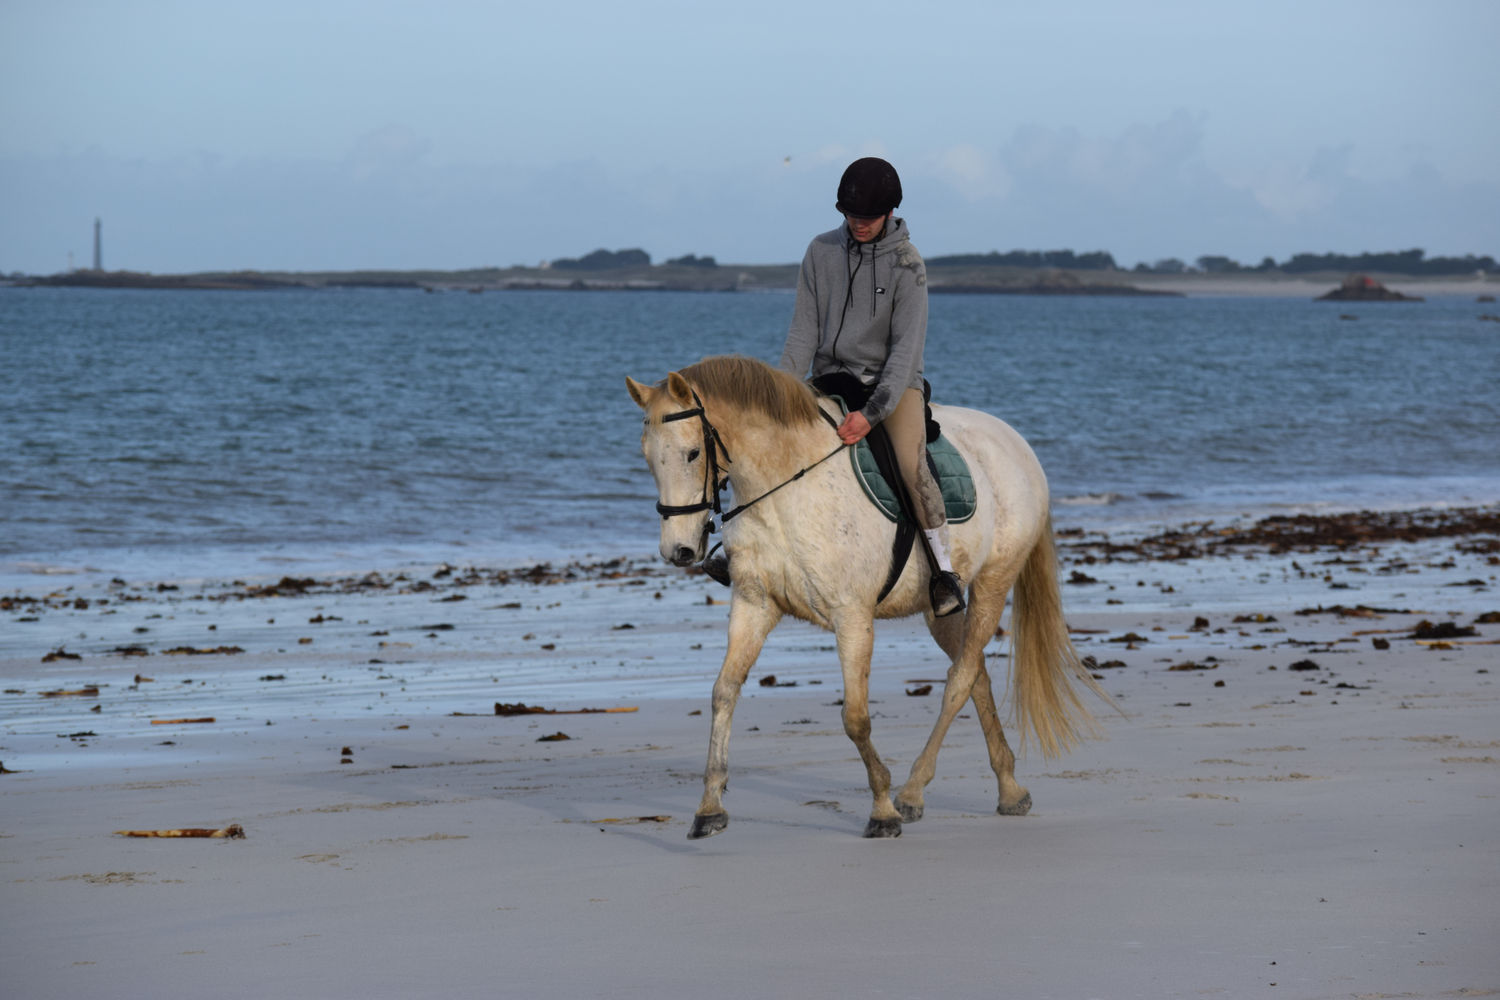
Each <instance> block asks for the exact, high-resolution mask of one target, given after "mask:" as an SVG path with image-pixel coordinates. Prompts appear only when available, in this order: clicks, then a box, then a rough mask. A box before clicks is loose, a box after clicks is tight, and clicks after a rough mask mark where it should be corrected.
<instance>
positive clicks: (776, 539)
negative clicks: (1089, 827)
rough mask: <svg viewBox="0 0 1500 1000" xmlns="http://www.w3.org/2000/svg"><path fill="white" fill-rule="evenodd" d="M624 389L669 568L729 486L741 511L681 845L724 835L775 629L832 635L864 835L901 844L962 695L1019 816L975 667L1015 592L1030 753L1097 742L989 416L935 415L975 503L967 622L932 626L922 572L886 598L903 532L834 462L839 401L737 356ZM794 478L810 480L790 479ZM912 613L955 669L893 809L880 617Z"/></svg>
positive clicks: (1008, 804) (700, 550) (1030, 527)
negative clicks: (866, 802)
mask: <svg viewBox="0 0 1500 1000" xmlns="http://www.w3.org/2000/svg"><path fill="white" fill-rule="evenodd" d="M625 381H626V384H627V386H628V388H629V390H630V396H631V398H632V399H634V400H635V402H636V403H637V404H638V405H639V406H640V407H641V409H642V410H644V411H645V430H644V431H643V432H642V434H641V450H642V451H643V452H644V453H645V456H646V462H647V464H648V465H649V466H650V468H651V474H652V475H653V476H654V477H655V479H656V488H657V493H658V496H659V498H660V499H659V502H658V504H657V509H658V510H659V511H660V512H661V514H662V526H661V554H662V557H663V558H664V559H666V560H667V561H668V562H670V563H672V564H674V565H677V566H688V565H691V564H693V563H696V562H699V561H700V560H702V559H703V558H704V556H705V554H706V553H705V546H706V542H707V538H708V534H709V528H710V527H711V520H712V518H713V516H714V514H715V513H716V510H717V507H718V497H719V490H720V489H721V488H722V482H723V480H724V479H727V481H728V483H729V484H730V485H731V486H732V487H733V490H734V497H735V498H736V499H737V500H741V501H742V504H741V507H742V511H735V512H731V513H741V512H742V513H743V516H740V517H735V518H734V519H733V521H732V522H729V523H726V524H725V525H724V531H725V545H726V547H727V548H728V549H729V551H730V552H731V553H732V558H731V564H730V570H731V575H732V588H731V599H730V608H729V640H728V648H727V650H726V652H725V654H724V663H723V666H722V667H721V668H720V669H719V677H718V680H717V681H716V682H715V683H714V690H713V726H712V733H711V735H710V738H709V747H708V766H707V769H706V771H705V773H704V776H703V800H702V802H701V803H700V804H699V806H698V811H697V814H696V815H695V816H694V819H693V826H692V830H691V831H690V832H689V834H688V837H689V838H691V839H696V838H699V837H707V836H711V835H713V834H715V833H719V832H720V831H722V830H724V829H725V827H727V826H728V824H729V815H728V813H726V812H725V811H724V806H723V801H722V799H723V793H724V787H725V784H726V783H727V780H728V770H729V730H730V719H731V717H732V715H733V713H734V706H735V702H736V701H737V700H738V698H739V693H740V688H741V686H742V685H743V684H744V682H745V678H746V677H747V676H748V674H749V672H750V668H751V666H752V665H753V664H754V663H755V660H756V657H757V656H759V654H760V650H761V646H762V644H763V643H764V642H765V639H766V636H767V635H768V634H769V633H770V631H771V630H772V629H773V628H775V627H776V624H777V622H779V621H780V620H781V618H782V616H784V615H793V616H795V617H797V618H801V619H804V620H806V621H809V622H813V623H815V624H817V625H821V626H822V627H824V628H826V629H829V630H831V631H832V632H833V633H834V635H835V636H836V637H837V642H838V654H839V662H840V664H841V665H842V667H843V675H844V711H843V717H844V731H845V732H846V733H848V734H849V738H850V739H851V740H853V741H854V745H855V746H856V747H857V748H858V749H859V755H860V757H861V759H863V761H864V763H865V768H866V770H867V771H868V772H869V779H870V791H871V792H872V793H873V795H874V806H873V808H872V809H871V812H870V820H869V823H868V825H867V826H866V827H865V836H866V837H898V836H900V835H901V823H902V820H905V821H907V822H913V821H915V820H918V819H920V818H921V817H922V809H923V790H924V789H925V788H926V786H927V783H928V782H930V781H931V780H932V777H933V774H934V773H935V770H936V764H937V753H938V748H939V747H940V746H941V745H942V741H943V736H944V735H945V733H946V732H947V730H948V726H949V725H950V724H951V723H952V721H953V717H954V716H955V715H957V714H958V711H959V709H961V708H962V707H963V705H964V703H965V702H966V701H967V700H969V699H970V698H971V697H972V699H973V702H974V709H975V712H976V713H977V714H978V716H979V721H980V725H981V726H982V727H983V729H984V737H985V742H986V744H987V745H988V748H989V757H990V767H991V768H992V769H993V770H994V772H995V777H996V779H997V780H998V781H999V786H1000V802H999V806H998V809H997V811H998V812H999V813H1000V814H1001V815H1006V816H1019V815H1024V814H1025V813H1026V812H1027V811H1028V810H1029V809H1030V808H1031V795H1030V793H1028V792H1027V791H1026V789H1025V788H1023V787H1021V785H1019V784H1018V783H1017V782H1016V778H1015V755H1014V754H1013V753H1012V752H1011V748H1010V746H1009V745H1008V744H1007V743H1006V741H1005V735H1004V733H1003V732H1002V730H1001V727H1000V719H999V717H998V715H997V713H996V710H995V698H994V694H993V692H992V691H991V687H990V678H989V673H988V672H987V671H986V669H985V663H984V647H985V645H986V644H987V643H988V642H989V640H990V639H991V638H992V637H993V636H994V635H995V632H996V627H997V626H998V624H999V621H1000V615H1001V612H1002V611H1003V610H1004V608H1005V601H1006V595H1007V594H1008V593H1010V591H1011V589H1012V587H1014V588H1015V609H1014V613H1013V615H1012V621H1011V632H1012V636H1013V642H1012V654H1013V655H1012V658H1011V664H1012V667H1011V684H1012V687H1013V692H1012V703H1013V706H1014V714H1015V722H1016V724H1017V726H1018V728H1020V730H1021V732H1022V734H1023V737H1024V735H1025V733H1026V731H1027V730H1028V729H1029V730H1030V731H1031V733H1032V734H1033V735H1035V737H1036V739H1037V742H1038V744H1039V745H1040V747H1041V749H1042V751H1043V753H1044V754H1046V755H1047V756H1053V755H1056V754H1058V753H1061V752H1064V751H1066V750H1067V749H1070V748H1071V747H1072V746H1073V745H1075V744H1076V743H1077V742H1078V741H1079V740H1080V739H1082V738H1083V737H1084V736H1085V735H1086V734H1089V733H1090V732H1091V731H1092V728H1093V720H1092V718H1091V717H1090V715H1089V712H1088V710H1087V709H1086V708H1085V707H1084V705H1083V703H1082V701H1081V699H1080V698H1079V695H1078V689H1077V688H1076V687H1075V685H1074V683H1073V682H1074V681H1075V680H1076V681H1078V682H1080V683H1082V684H1083V685H1085V686H1087V687H1089V688H1090V689H1092V690H1093V691H1095V692H1096V693H1097V694H1099V695H1100V697H1103V698H1105V700H1106V701H1108V695H1106V694H1105V693H1104V692H1103V690H1102V689H1100V688H1099V686H1098V685H1097V684H1096V683H1095V682H1094V680H1093V678H1092V677H1091V676H1090V675H1089V673H1088V671H1087V670H1086V669H1085V668H1084V667H1083V665H1082V664H1081V663H1080V662H1079V659H1078V654H1077V653H1076V652H1075V651H1074V649H1073V645H1072V642H1071V641H1070V640H1069V638H1068V632H1067V626H1066V624H1065V623H1064V621H1063V618H1062V603H1061V597H1060V594H1059V592H1058V586H1057V565H1056V554H1055V552H1054V549H1053V541H1052V524H1051V517H1050V514H1049V512H1048V497H1047V481H1046V478H1045V476H1044V475H1043V473H1042V468H1041V465H1040V464H1039V463H1038V462H1037V459H1036V456H1035V454H1033V453H1032V450H1031V448H1030V447H1029V446H1028V445H1027V444H1026V442H1025V440H1023V439H1022V437H1021V436H1020V435H1019V434H1017V433H1016V432H1015V431H1014V430H1013V429H1012V428H1011V427H1009V426H1008V425H1006V424H1005V423H1003V422H1001V421H1000V420H998V419H996V418H995V417H992V416H989V415H988V414H985V413H980V412H978V411H976V410H967V409H959V408H956V407H946V406H934V407H933V415H934V417H935V418H936V419H938V420H939V421H940V422H941V424H942V426H943V431H944V433H945V435H946V436H947V437H948V438H949V439H950V440H952V441H953V443H954V444H955V445H956V446H957V447H958V449H959V451H960V452H962V453H963V455H964V456H965V457H966V458H967V460H968V463H969V469H970V472H971V474H972V475H973V479H974V484H975V488H976V491H977V494H978V497H977V500H978V507H977V509H976V511H975V514H974V516H973V517H972V518H970V519H969V520H967V521H965V522H963V523H962V524H953V525H950V526H949V528H948V531H949V533H950V547H951V550H952V557H953V564H954V567H955V568H956V569H957V570H958V572H959V574H960V575H961V576H962V577H963V578H964V579H965V580H967V581H969V593H968V602H969V603H968V611H967V613H966V614H964V615H957V614H954V615H949V616H947V617H944V618H936V619H935V618H933V616H932V610H931V607H930V606H929V603H928V593H927V582H928V576H929V573H930V570H929V567H928V563H927V561H926V560H925V559H922V558H919V557H918V556H917V554H916V553H914V554H913V557H912V558H911V559H909V560H908V561H907V565H906V568H905V570H904V571H903V572H902V574H901V577H900V579H899V580H898V581H897V582H896V584H895V586H894V587H893V588H892V589H891V590H890V592H889V593H888V594H887V595H886V596H885V597H884V599H879V600H878V598H879V594H880V590H881V587H882V585H883V584H884V582H885V580H886V576H887V574H888V572H889V569H890V560H891V544H892V539H893V534H894V531H895V526H894V525H893V524H892V523H891V522H890V521H889V520H888V519H887V518H886V517H885V516H884V515H883V514H882V513H881V512H880V511H878V510H877V509H876V508H875V506H874V505H873V504H872V503H871V502H870V501H869V500H868V499H866V497H865V496H864V493H863V491H862V488H861V487H860V485H859V484H858V482H857V481H856V480H855V477H854V473H853V471H852V469H851V468H850V466H849V462H848V460H847V457H846V456H844V455H842V454H841V451H842V449H841V447H840V444H839V440H838V436H837V434H835V433H834V430H833V426H832V422H831V421H829V420H828V419H827V416H825V413H826V412H829V411H831V410H832V409H833V405H834V404H833V403H832V402H831V401H829V400H826V399H824V400H820V399H819V398H818V397H817V396H816V395H815V394H814V392H813V391H812V390H811V388H809V387H808V386H807V385H806V384H805V383H803V382H801V381H799V380H798V379H796V378H794V377H792V376H790V375H788V374H786V373H784V372H781V371H778V370H776V369H773V368H771V367H770V366H768V365H766V364H763V363H762V362H759V361H756V360H753V359H750V358H743V357H717V358H706V359H704V360H703V361H700V362H699V363H697V364H695V365H692V366H690V367H687V368H684V369H682V371H680V372H672V373H671V374H669V375H668V376H667V377H666V378H665V379H664V380H662V381H661V382H659V383H657V384H656V385H655V386H654V387H653V386H646V385H642V384H641V383H639V382H637V381H635V380H634V379H631V378H628V377H627V378H626V380H625ZM820 409H821V411H824V412H820ZM835 455H837V456H838V457H837V458H836V459H835V460H833V461H828V459H829V458H830V457H833V456H835ZM799 470H805V474H803V475H802V476H801V477H800V478H796V477H797V474H798V473H799ZM794 479H795V481H793V480H794ZM783 486H784V487H785V488H780V487H783ZM746 502H748V503H750V504H753V505H752V506H746ZM726 521H727V518H726ZM918 613H921V614H924V615H925V616H926V618H927V625H928V628H929V629H930V630H931V631H932V635H933V638H935V639H936V640H937V643H938V645H939V646H940V647H942V649H943V651H944V652H945V653H946V654H947V655H948V656H949V657H950V658H951V660H952V666H950V667H949V669H948V676H947V685H946V688H945V690H944V693H943V704H942V710H941V712H940V713H939V716H938V720H937V723H936V725H934V726H933V729H932V734H931V736H929V737H928V740H927V745H926V747H925V748H924V749H923V750H922V753H921V755H920V756H919V757H918V758H917V760H916V762H915V763H914V764H913V765H912V769H911V775H910V777H908V778H907V781H906V784H905V785H904V786H902V788H901V789H900V791H899V792H898V793H897V794H896V795H895V797H894V800H893V799H892V797H891V795H890V787H891V775H890V771H889V770H888V769H887V768H886V766H885V765H884V764H883V763H881V760H880V757H879V756H878V755H877V754H876V752H875V748H874V746H873V745H872V744H871V742H870V714H869V707H868V693H869V674H870V653H871V649H872V646H873V642H874V619H876V618H898V617H903V616H906V615H912V614H918Z"/></svg>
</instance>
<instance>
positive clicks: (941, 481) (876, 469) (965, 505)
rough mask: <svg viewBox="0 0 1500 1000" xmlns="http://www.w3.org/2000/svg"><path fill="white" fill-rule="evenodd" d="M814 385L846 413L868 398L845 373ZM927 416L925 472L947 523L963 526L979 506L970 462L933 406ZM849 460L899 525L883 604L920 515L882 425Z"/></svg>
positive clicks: (926, 389) (928, 396) (927, 397)
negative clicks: (938, 495)
mask: <svg viewBox="0 0 1500 1000" xmlns="http://www.w3.org/2000/svg"><path fill="white" fill-rule="evenodd" d="M812 385H813V388H815V389H817V390H818V392H820V393H822V394H823V395H824V396H828V397H830V398H832V399H834V400H836V401H837V402H838V404H839V408H840V410H841V411H842V412H843V413H848V412H849V411H850V410H852V409H858V408H859V407H861V406H863V405H864V404H865V402H866V401H867V400H868V399H869V396H870V389H869V387H868V386H866V385H865V384H864V383H863V382H861V381H859V379H857V378H855V377H854V376H853V375H851V374H849V373H847V372H830V373H828V374H826V375H819V376H817V377H816V378H814V379H813V380H812ZM922 395H923V399H924V401H925V402H928V403H930V402H931V400H932V386H931V385H930V384H929V383H928V382H927V380H926V379H923V380H922ZM926 416H927V467H928V469H929V470H931V472H932V476H933V478H934V479H935V480H936V481H937V484H938V487H939V489H941V490H942V494H943V507H944V509H945V511H946V513H947V518H948V521H949V523H950V524H959V523H962V522H964V521H967V520H969V518H971V517H973V516H974V510H975V508H976V507H977V506H978V501H977V499H976V495H975V491H974V477H973V475H972V474H970V472H969V465H968V462H966V461H965V460H964V457H963V455H962V454H960V453H959V451H958V449H957V448H955V447H954V446H953V443H952V442H951V441H949V440H948V439H947V438H945V437H943V436H942V427H941V425H939V424H938V422H937V421H935V420H933V419H932V407H931V406H930V405H929V406H928V407H927V411H926ZM849 461H850V465H851V466H852V468H853V469H854V478H855V479H857V480H858V481H859V484H860V487H861V488H862V489H863V490H864V493H865V496H866V497H868V498H869V500H870V502H871V503H873V504H874V505H875V507H876V508H877V509H878V510H879V511H880V512H881V513H882V514H884V515H885V517H886V519H887V520H890V521H894V522H895V524H896V537H895V539H894V541H893V543H892V546H891V569H890V573H889V574H888V575H887V576H886V580H885V586H884V587H882V588H881V591H880V596H879V597H878V598H877V599H876V600H877V602H879V601H881V600H884V599H885V596H886V595H887V594H888V593H890V591H891V588H892V587H894V586H895V585H896V581H897V580H898V579H900V577H901V571H902V570H903V569H905V568H906V560H907V559H908V558H910V556H911V547H912V542H913V541H914V540H915V538H916V534H917V526H918V524H919V523H920V522H919V521H918V518H917V516H916V507H915V505H914V504H913V503H912V499H911V497H910V496H909V495H908V494H907V491H906V486H905V483H904V482H902V479H901V473H900V471H899V469H898V467H897V464H896V451H895V448H894V447H893V446H892V445H891V439H890V435H889V434H888V433H886V429H885V427H884V426H881V425H877V426H875V427H873V428H871V429H870V433H869V434H867V435H866V436H865V438H864V440H862V441H860V442H859V444H857V445H855V446H854V447H853V448H851V449H849Z"/></svg>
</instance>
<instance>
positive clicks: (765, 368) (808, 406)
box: [681, 354, 818, 425]
mask: <svg viewBox="0 0 1500 1000" xmlns="http://www.w3.org/2000/svg"><path fill="white" fill-rule="evenodd" d="M681 375H682V377H683V378H685V379H687V380H688V382H689V383H691V384H692V386H693V387H694V388H695V389H697V390H698V393H699V394H700V395H702V396H705V397H708V398H711V399H715V400H718V401H720V402H723V403H727V404H729V405H731V406H737V407H740V408H741V409H745V410H752V411H754V412H757V413H761V414H764V415H765V416H767V417H769V418H770V419H772V420H774V421H776V422H777V423H780V424H786V425H795V424H799V423H812V422H814V421H816V420H818V403H817V398H816V397H815V396H814V395H813V391H812V389H811V388H809V387H808V385H807V383H805V382H803V381H802V380H801V379H799V378H797V377H796V376H794V375H788V374H787V373H786V372H784V371H781V370H780V369H778V368H772V367H771V366H770V365H768V364H766V363H765V362H763V361H758V360H756V359H755V358H747V357H744V356H743V355H738V354H725V355H720V356H718V357H712V358H704V359H703V360H702V361H699V362H698V363H697V364H693V365H688V366H687V367H686V368H684V369H682V371H681Z"/></svg>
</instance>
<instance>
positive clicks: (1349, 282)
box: [1317, 274, 1422, 302]
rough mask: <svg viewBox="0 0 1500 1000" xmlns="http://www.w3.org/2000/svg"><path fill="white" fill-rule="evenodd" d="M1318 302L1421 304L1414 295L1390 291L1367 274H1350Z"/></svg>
mask: <svg viewBox="0 0 1500 1000" xmlns="http://www.w3.org/2000/svg"><path fill="white" fill-rule="evenodd" d="M1317 301H1318V302H1421V301H1422V298H1421V297H1420V296H1415V295H1402V294H1401V293H1400V292H1397V291H1392V290H1391V289H1389V288H1387V287H1385V286H1384V285H1382V284H1381V283H1380V282H1378V281H1376V280H1375V279H1374V278H1372V277H1370V276H1369V275H1367V274H1351V275H1349V277H1347V278H1345V279H1344V283H1343V284H1342V285H1340V286H1339V287H1337V288H1335V289H1334V290H1333V291H1331V292H1329V293H1327V294H1326V295H1319V296H1318V298H1317Z"/></svg>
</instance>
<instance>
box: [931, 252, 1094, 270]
mask: <svg viewBox="0 0 1500 1000" xmlns="http://www.w3.org/2000/svg"><path fill="white" fill-rule="evenodd" d="M927 266H928V267H1029V268H1039V267H1055V268H1058V269H1060V270H1065V271H1113V270H1115V258H1114V256H1113V255H1112V254H1107V253H1105V252H1104V251H1103V250H1096V251H1094V252H1093V253H1081V254H1075V253H1074V252H1073V251H1071V250H1012V251H1010V252H1009V253H1001V252H1000V251H998V250H991V251H990V252H989V253H958V254H948V255H946V256H943V257H928V258H927Z"/></svg>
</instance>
